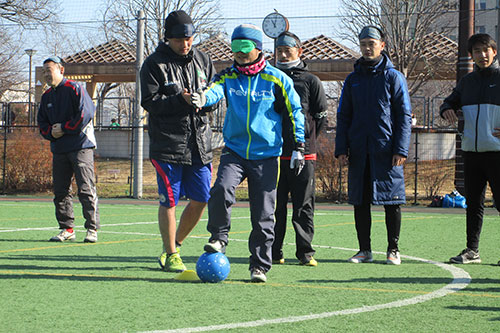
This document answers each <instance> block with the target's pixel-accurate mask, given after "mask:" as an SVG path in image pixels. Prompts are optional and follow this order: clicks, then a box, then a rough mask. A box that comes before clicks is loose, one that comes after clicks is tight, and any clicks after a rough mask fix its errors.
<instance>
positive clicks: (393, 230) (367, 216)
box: [354, 158, 401, 251]
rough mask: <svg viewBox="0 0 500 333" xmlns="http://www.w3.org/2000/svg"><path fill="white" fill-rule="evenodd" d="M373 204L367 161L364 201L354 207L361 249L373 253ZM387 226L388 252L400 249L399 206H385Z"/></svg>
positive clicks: (364, 179)
mask: <svg viewBox="0 0 500 333" xmlns="http://www.w3.org/2000/svg"><path fill="white" fill-rule="evenodd" d="M371 202H372V182H371V177H370V163H369V159H368V158H367V159H366V166H365V173H364V176H363V200H362V203H361V205H354V221H355V225H356V232H357V234H358V243H359V249H360V250H361V251H371V249H372V248H371V239H370V234H371V227H372V216H371V211H370V207H371ZM384 209H385V226H386V229H387V243H388V246H387V251H389V250H392V249H396V250H397V249H398V241H399V233H400V230H401V208H400V207H399V205H384Z"/></svg>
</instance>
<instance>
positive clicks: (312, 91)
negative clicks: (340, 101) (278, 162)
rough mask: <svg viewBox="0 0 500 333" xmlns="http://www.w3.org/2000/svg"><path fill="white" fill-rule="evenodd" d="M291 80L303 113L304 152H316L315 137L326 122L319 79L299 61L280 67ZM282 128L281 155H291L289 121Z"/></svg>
mask: <svg viewBox="0 0 500 333" xmlns="http://www.w3.org/2000/svg"><path fill="white" fill-rule="evenodd" d="M280 70H282V71H283V72H285V73H286V74H287V75H288V76H289V77H291V78H292V80H293V85H294V88H295V90H296V91H297V93H298V94H299V96H300V104H301V106H302V113H304V117H305V120H304V138H305V141H306V142H305V144H306V146H305V154H306V155H309V154H316V151H317V147H316V139H317V136H318V134H319V133H320V131H321V130H322V129H323V128H324V127H325V126H326V124H327V111H328V102H327V99H326V95H325V90H324V89H323V84H322V83H321V80H320V79H319V78H318V77H317V76H316V75H314V74H311V73H309V72H308V69H307V65H306V64H305V63H304V62H303V61H301V62H300V64H299V65H298V66H296V67H293V68H290V69H282V68H280ZM283 126H284V127H286V128H284V129H283V134H284V135H283V153H282V154H281V156H284V157H288V156H291V155H292V151H293V150H294V149H295V142H294V141H293V140H292V139H291V138H288V137H287V134H288V133H290V129H289V128H288V127H289V126H290V122H289V121H288V122H287V121H285V122H284V125H283Z"/></svg>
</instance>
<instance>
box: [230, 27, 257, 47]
mask: <svg viewBox="0 0 500 333" xmlns="http://www.w3.org/2000/svg"><path fill="white" fill-rule="evenodd" d="M235 39H248V40H251V41H252V42H255V45H256V46H255V47H256V48H257V49H259V50H261V51H262V30H260V29H259V28H258V27H257V26H255V25H253V24H242V25H239V26H237V27H236V28H234V31H233V35H232V36H231V41H233V40H235Z"/></svg>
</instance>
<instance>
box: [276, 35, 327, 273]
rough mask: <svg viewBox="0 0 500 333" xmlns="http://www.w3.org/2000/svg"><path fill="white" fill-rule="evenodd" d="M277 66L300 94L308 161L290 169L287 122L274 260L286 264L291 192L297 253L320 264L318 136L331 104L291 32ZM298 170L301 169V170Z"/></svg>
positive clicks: (281, 47) (280, 40)
mask: <svg viewBox="0 0 500 333" xmlns="http://www.w3.org/2000/svg"><path fill="white" fill-rule="evenodd" d="M276 45H277V54H276V56H277V60H278V63H277V67H278V68H279V69H281V70H282V71H284V72H285V73H286V74H287V75H288V76H290V77H291V78H292V80H293V83H294V88H295V90H296V91H297V93H298V94H299V96H300V103H301V105H302V112H303V113H304V115H305V124H304V135H305V150H304V155H305V156H304V157H305V163H304V167H303V169H302V171H298V170H297V169H292V168H290V159H291V155H292V152H293V150H294V147H295V146H294V142H293V138H292V137H291V136H289V135H287V133H291V131H290V129H289V128H286V126H288V127H289V126H290V125H291V123H290V122H284V125H283V127H285V128H284V129H283V133H284V135H283V153H282V155H281V163H280V169H281V170H280V178H279V182H278V189H277V198H276V211H275V217H276V224H275V227H274V232H275V238H274V243H273V252H272V253H273V254H272V256H273V263H274V264H283V263H284V262H285V259H284V257H283V250H282V247H283V239H284V238H285V232H286V219H287V203H288V194H289V193H290V195H291V198H292V204H293V215H292V225H293V228H294V229H295V242H296V252H295V256H296V257H297V259H299V262H300V263H301V264H302V265H306V266H317V264H318V263H317V262H316V260H315V259H314V258H313V255H314V253H315V251H314V249H313V248H312V244H311V242H312V239H313V235H314V223H313V218H314V200H315V181H314V180H315V177H314V169H315V167H316V150H317V147H316V145H317V142H316V141H317V136H318V134H319V133H320V132H321V130H322V129H323V128H324V126H325V125H326V123H327V118H326V113H327V109H328V103H327V100H326V95H325V91H324V89H323V85H322V83H321V81H320V79H319V78H318V77H317V76H315V75H313V74H311V73H309V72H308V71H307V65H306V64H305V63H304V62H303V61H302V60H301V59H300V56H301V55H302V44H301V42H300V39H299V38H298V37H297V36H296V35H294V34H293V33H290V32H284V33H282V34H281V35H280V36H279V37H278V39H277V41H276ZM297 171H298V172H297Z"/></svg>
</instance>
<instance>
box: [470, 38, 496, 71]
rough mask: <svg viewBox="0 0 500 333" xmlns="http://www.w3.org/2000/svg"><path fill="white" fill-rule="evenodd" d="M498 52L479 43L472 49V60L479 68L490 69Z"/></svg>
mask: <svg viewBox="0 0 500 333" xmlns="http://www.w3.org/2000/svg"><path fill="white" fill-rule="evenodd" d="M496 55H497V51H496V50H493V49H492V48H491V46H488V45H485V44H482V43H477V44H474V46H473V47H472V60H474V63H475V64H476V65H477V66H478V67H479V68H488V67H490V65H491V64H492V63H493V60H494V58H495V56H496Z"/></svg>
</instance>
